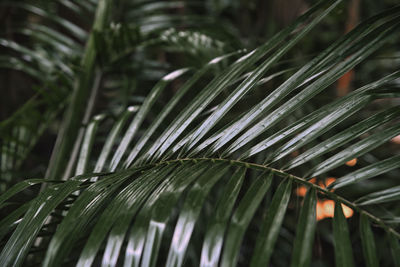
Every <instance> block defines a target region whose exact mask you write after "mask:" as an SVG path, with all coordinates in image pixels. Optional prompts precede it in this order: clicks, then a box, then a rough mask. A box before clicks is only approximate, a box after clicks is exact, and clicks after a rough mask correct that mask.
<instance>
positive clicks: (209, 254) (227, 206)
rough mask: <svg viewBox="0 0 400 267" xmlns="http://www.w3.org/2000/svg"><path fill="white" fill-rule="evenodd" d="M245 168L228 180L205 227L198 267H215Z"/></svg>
mask: <svg viewBox="0 0 400 267" xmlns="http://www.w3.org/2000/svg"><path fill="white" fill-rule="evenodd" d="M245 174H246V169H245V168H240V169H238V170H237V171H236V172H235V174H234V175H233V176H232V178H230V179H229V181H228V184H227V185H226V187H225V189H224V191H223V193H222V195H221V198H220V199H219V201H218V203H217V205H216V208H215V216H214V217H213V219H212V221H211V222H210V223H209V225H208V227H207V229H208V230H207V233H206V235H205V238H204V242H203V248H202V250H201V257H200V266H202V267H206V266H217V265H218V261H219V258H220V255H221V250H222V244H223V240H224V234H225V230H226V227H227V225H228V220H229V217H230V215H231V212H232V209H233V206H234V204H235V202H236V199H237V197H238V194H239V191H240V189H241V187H242V183H243V180H244V176H245Z"/></svg>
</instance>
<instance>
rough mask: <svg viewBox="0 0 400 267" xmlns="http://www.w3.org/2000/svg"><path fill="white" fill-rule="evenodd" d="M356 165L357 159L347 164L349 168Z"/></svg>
mask: <svg viewBox="0 0 400 267" xmlns="http://www.w3.org/2000/svg"><path fill="white" fill-rule="evenodd" d="M356 164H357V158H354V159H352V160H349V161H348V162H346V165H347V166H349V167H353V166H354V165H356Z"/></svg>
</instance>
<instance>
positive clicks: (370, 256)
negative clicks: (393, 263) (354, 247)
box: [360, 214, 379, 267]
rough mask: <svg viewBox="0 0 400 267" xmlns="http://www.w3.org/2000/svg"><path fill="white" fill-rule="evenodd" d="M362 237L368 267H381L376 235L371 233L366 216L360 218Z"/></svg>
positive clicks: (362, 215)
mask: <svg viewBox="0 0 400 267" xmlns="http://www.w3.org/2000/svg"><path fill="white" fill-rule="evenodd" d="M360 237H361V244H362V248H363V255H364V259H365V264H366V266H367V267H377V266H379V261H378V256H377V255H376V246H375V240H374V234H373V233H372V231H371V226H370V223H369V221H368V218H367V217H366V216H365V215H364V214H361V217H360Z"/></svg>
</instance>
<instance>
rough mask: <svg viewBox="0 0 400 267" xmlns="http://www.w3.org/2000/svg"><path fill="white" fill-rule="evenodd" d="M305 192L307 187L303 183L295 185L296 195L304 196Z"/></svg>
mask: <svg viewBox="0 0 400 267" xmlns="http://www.w3.org/2000/svg"><path fill="white" fill-rule="evenodd" d="M306 193H307V188H306V187H305V186H303V185H301V186H299V187H297V189H296V195H298V196H300V197H304V196H305V195H306Z"/></svg>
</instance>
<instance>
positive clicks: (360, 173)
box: [330, 156, 400, 189]
mask: <svg viewBox="0 0 400 267" xmlns="http://www.w3.org/2000/svg"><path fill="white" fill-rule="evenodd" d="M398 167H400V156H394V157H391V158H388V159H385V160H382V161H378V162H376V163H373V164H371V165H369V166H367V167H364V168H361V169H359V170H357V171H354V172H351V173H349V174H347V175H345V176H343V177H340V178H339V179H337V180H336V181H335V182H333V183H332V184H331V185H330V187H331V188H332V189H337V188H341V187H343V186H348V185H351V184H354V183H356V182H359V181H363V180H366V179H369V178H372V177H375V176H378V175H380V174H383V173H386V172H388V171H391V170H393V169H396V168H398Z"/></svg>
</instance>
